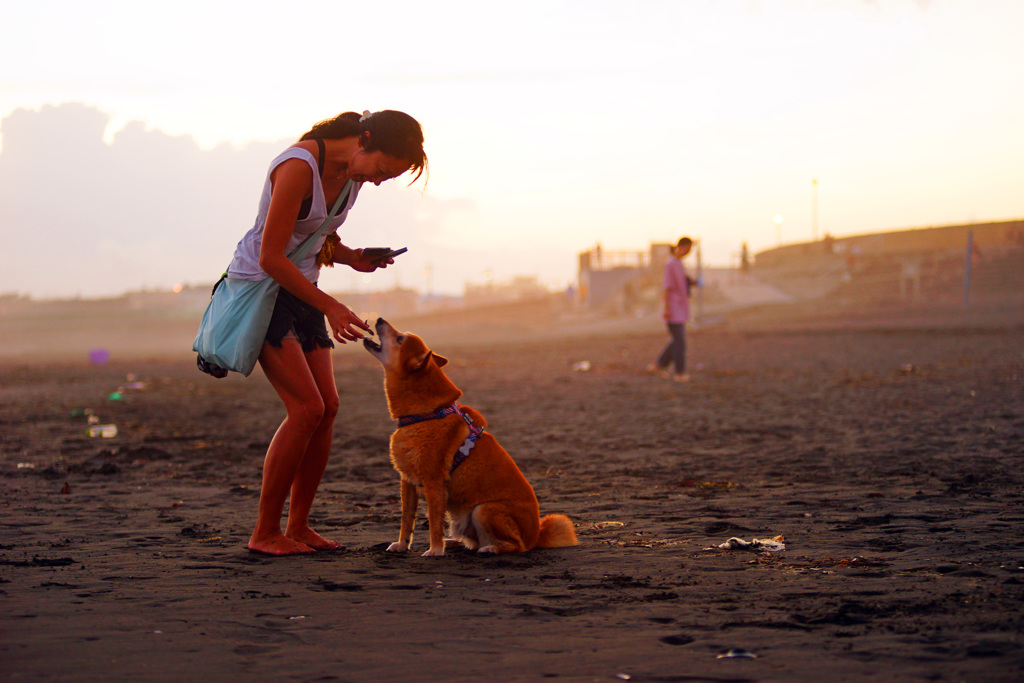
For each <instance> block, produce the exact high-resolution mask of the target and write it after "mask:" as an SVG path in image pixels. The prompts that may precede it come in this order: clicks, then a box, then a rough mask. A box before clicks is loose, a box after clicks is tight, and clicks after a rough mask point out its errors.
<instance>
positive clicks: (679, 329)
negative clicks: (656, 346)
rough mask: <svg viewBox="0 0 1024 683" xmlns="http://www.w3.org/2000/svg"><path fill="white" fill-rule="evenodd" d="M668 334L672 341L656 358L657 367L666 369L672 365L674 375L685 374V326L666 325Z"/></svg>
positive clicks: (679, 324) (683, 324)
mask: <svg viewBox="0 0 1024 683" xmlns="http://www.w3.org/2000/svg"><path fill="white" fill-rule="evenodd" d="M668 333H669V334H670V335H672V341H670V342H669V343H668V345H667V346H666V347H665V349H664V350H663V351H662V352H661V355H660V356H658V367H659V368H667V367H668V364H669V363H672V364H674V365H675V369H676V374H677V375H681V374H683V373H684V372H686V324H685V323H668Z"/></svg>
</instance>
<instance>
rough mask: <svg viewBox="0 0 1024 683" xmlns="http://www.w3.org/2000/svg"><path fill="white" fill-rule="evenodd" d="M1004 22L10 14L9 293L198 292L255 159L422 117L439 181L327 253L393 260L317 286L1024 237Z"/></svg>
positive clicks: (531, 7) (351, 231) (231, 238)
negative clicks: (912, 231) (317, 127)
mask: <svg viewBox="0 0 1024 683" xmlns="http://www.w3.org/2000/svg"><path fill="white" fill-rule="evenodd" d="M1022 33H1024V3H1021V2H1017V1H1016V0H540V1H537V0H521V1H520V2H517V3H514V4H509V3H483V2H447V1H444V0H440V1H438V2H429V3H428V2H422V1H421V0H415V1H413V0H395V1H389V0H375V1H374V2H372V3H371V2H365V1H364V2H347V1H344V0H341V1H338V0H335V1H334V2H310V1H303V0H293V2H289V3H281V2H263V1H260V0H248V1H247V2H244V3H243V2H236V1H223V2H221V1H218V0H204V1H203V2H196V1H193V0H182V1H179V2H175V3H148V2H136V1H134V0H133V1H131V2H128V1H125V2H114V1H111V0H94V1H92V2H87V3H83V2H78V1H77V0H75V1H66V0H35V1H34V2H31V3H27V2H26V3H15V4H14V5H12V6H11V7H8V8H5V9H4V10H3V21H2V22H0V64H3V65H4V66H3V69H2V70H0V294H11V293H16V294H21V295H28V296H32V297H34V298H65V297H102V296H116V295H119V294H121V293H123V292H125V291H132V290H139V289H169V288H171V287H174V286H175V285H178V284H204V283H208V282H212V281H214V280H215V279H216V278H217V277H218V276H219V274H220V273H221V272H222V271H223V270H224V268H225V266H226V265H227V263H228V261H230V258H231V254H232V252H233V250H234V245H235V244H236V243H237V242H238V240H239V239H240V238H241V236H242V235H243V234H244V233H245V231H246V230H248V229H249V228H250V227H251V225H252V220H253V218H254V216H255V212H256V204H257V201H258V199H259V194H260V191H261V188H262V184H263V181H264V178H265V175H266V171H267V165H268V163H269V162H270V160H271V159H272V158H273V157H274V156H276V155H277V153H279V152H280V151H281V150H283V149H284V148H285V147H287V146H288V145H290V144H292V142H294V140H296V139H297V138H298V137H299V136H300V135H301V134H302V133H304V132H305V131H306V130H308V129H309V127H310V126H311V125H312V124H313V123H315V122H316V121H318V120H321V119H324V118H328V117H331V116H333V115H335V114H336V113H338V112H341V111H346V110H352V111H362V110H364V109H368V110H378V109H399V110H402V111H406V112H408V113H410V114H411V115H413V116H414V117H416V118H417V119H418V120H419V121H420V122H421V124H422V125H423V128H424V133H425V137H426V151H427V154H428V156H429V159H430V174H429V181H428V182H427V183H426V184H425V185H424V183H423V182H422V181H421V182H420V183H417V184H415V185H413V186H407V183H406V182H403V181H401V180H398V181H392V182H390V183H387V184H385V185H383V186H381V187H379V188H374V187H370V186H368V187H366V188H364V191H363V192H362V193H361V194H360V197H359V201H358V203H357V205H356V207H355V208H354V209H353V211H352V212H351V214H350V216H349V219H348V221H347V222H346V224H345V225H344V226H343V227H342V228H341V231H340V233H339V234H340V235H341V237H342V241H343V242H344V243H345V244H348V245H350V246H355V247H358V246H392V247H398V246H406V247H408V248H409V252H408V253H407V254H405V255H403V256H401V257H399V260H398V261H396V264H395V265H394V266H392V267H391V268H388V269H387V270H386V271H382V272H380V273H378V274H375V275H373V276H370V277H366V276H363V275H361V274H356V273H354V272H353V271H351V270H350V269H346V268H343V267H340V268H335V269H333V270H327V271H324V273H323V274H322V277H321V286H322V287H323V288H325V289H327V290H329V291H340V290H361V291H362V290H375V289H389V288H391V287H394V286H402V287H413V288H416V289H419V290H420V291H423V292H427V291H429V292H430V293H448V294H460V293H461V292H462V291H463V288H464V287H465V285H466V284H467V283H473V284H482V283H483V282H485V281H487V280H488V278H493V281H495V282H498V283H500V282H504V281H508V280H511V279H512V278H513V277H516V276H533V277H536V278H538V279H539V280H540V281H541V283H542V284H544V285H546V286H548V287H551V288H553V289H559V288H563V287H566V286H567V285H569V284H570V283H571V282H573V280H574V279H575V277H576V268H577V254H578V253H579V252H581V251H584V250H587V249H590V248H592V247H594V246H595V245H597V244H601V246H602V248H603V249H604V250H605V251H616V250H623V251H640V250H645V249H646V248H647V246H648V245H649V244H650V243H652V242H674V241H675V240H676V239H678V237H680V236H682V235H689V236H691V237H693V238H695V239H697V240H698V241H699V244H700V251H701V256H702V258H703V261H704V263H705V265H712V266H714V265H719V266H727V265H732V264H735V263H736V261H737V257H738V253H739V251H740V248H741V245H742V243H743V242H747V243H748V244H749V247H750V250H751V252H753V253H756V252H757V251H760V250H763V249H769V248H772V247H774V246H777V245H778V244H779V243H780V242H781V243H793V242H803V241H808V240H811V239H814V238H820V237H821V236H823V235H824V234H825V233H829V234H831V235H833V236H837V237H841V236H844V235H852V234H863V233H871V232H880V231H887V230H898V229H905V228H918V227H927V226H934V225H949V224H959V223H965V222H985V221H991V220H1007V219H1019V218H1021V217H1024V192H1022V191H1021V187H1022V181H1024V168H1022V164H1021V159H1024V125H1022V124H1021V122H1022V121H1024V68H1021V65H1024V40H1021V39H1020V36H1021V35H1022ZM814 180H817V184H816V185H815V184H814V182H813V181H814ZM815 188H816V189H815ZM815 204H816V205H817V213H816V219H815V211H814V206H815ZM777 216H780V217H781V222H776V220H775V219H776V217H777Z"/></svg>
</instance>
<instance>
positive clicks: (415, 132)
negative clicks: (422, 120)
mask: <svg viewBox="0 0 1024 683" xmlns="http://www.w3.org/2000/svg"><path fill="white" fill-rule="evenodd" d="M348 137H358V138H360V140H361V144H362V146H363V149H365V150H366V151H367V152H378V151H379V152H383V153H384V154H387V155H388V156H393V157H395V158H396V159H401V160H402V161H408V162H409V167H410V170H412V171H414V172H415V173H416V175H415V176H413V179H412V182H411V183H410V184H412V183H414V182H416V181H417V180H419V178H420V176H421V175H423V173H424V172H425V171H426V170H427V154H426V152H424V151H423V129H422V128H421V127H420V124H419V122H418V121H417V120H416V119H414V118H413V117H411V116H409V115H408V114H406V113H403V112H400V111H393V110H391V109H385V110H383V111H378V112H374V113H372V114H370V113H364V114H362V115H360V114H357V113H355V112H354V111H347V112H344V113H342V114H338V115H337V116H335V117H334V118H333V119H326V120H324V121H321V122H320V123H318V124H316V125H315V126H313V127H312V128H310V129H309V131H307V132H306V133H304V134H303V136H302V137H301V138H299V140H300V141H301V140H315V139H317V138H320V139H327V140H334V139H338V138H348Z"/></svg>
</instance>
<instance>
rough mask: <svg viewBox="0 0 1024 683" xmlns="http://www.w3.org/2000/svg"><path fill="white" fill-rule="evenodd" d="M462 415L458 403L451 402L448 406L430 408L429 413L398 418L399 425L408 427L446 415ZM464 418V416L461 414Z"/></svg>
mask: <svg viewBox="0 0 1024 683" xmlns="http://www.w3.org/2000/svg"><path fill="white" fill-rule="evenodd" d="M455 414H458V415H462V411H461V410H459V404H458V403H453V404H451V405H450V406H443V407H441V408H438V409H437V410H432V411H430V412H429V413H418V414H416V415H403V416H402V417H400V418H398V426H399V427H408V426H409V425H414V424H416V423H417V422H426V421H427V420H440V419H441V418H442V417H448V416H449V415H455ZM463 419H465V416H463Z"/></svg>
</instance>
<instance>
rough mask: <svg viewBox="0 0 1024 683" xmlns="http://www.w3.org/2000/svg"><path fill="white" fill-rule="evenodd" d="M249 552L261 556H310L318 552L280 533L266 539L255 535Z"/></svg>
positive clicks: (250, 540)
mask: <svg viewBox="0 0 1024 683" xmlns="http://www.w3.org/2000/svg"><path fill="white" fill-rule="evenodd" d="M249 552H252V553H259V554H260V555H274V556H277V557H280V556H283V555H309V554H310V553H315V552H316V551H315V550H314V549H313V548H311V547H310V546H308V545H306V544H305V543H299V542H297V541H293V540H292V539H290V538H288V537H287V536H285V535H284V534H282V533H280V532H278V533H276V534H272V535H270V536H266V537H264V538H256V536H255V535H253V537H252V538H250V539H249Z"/></svg>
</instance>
